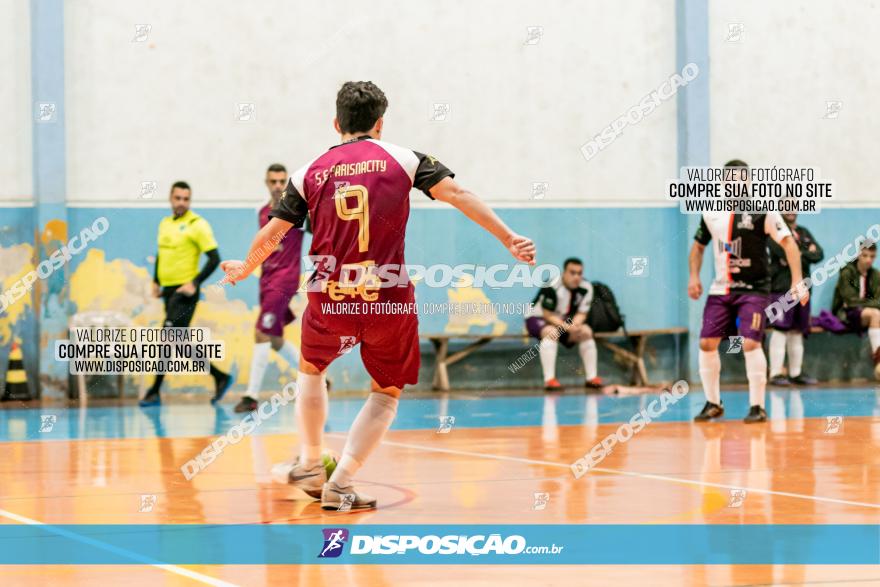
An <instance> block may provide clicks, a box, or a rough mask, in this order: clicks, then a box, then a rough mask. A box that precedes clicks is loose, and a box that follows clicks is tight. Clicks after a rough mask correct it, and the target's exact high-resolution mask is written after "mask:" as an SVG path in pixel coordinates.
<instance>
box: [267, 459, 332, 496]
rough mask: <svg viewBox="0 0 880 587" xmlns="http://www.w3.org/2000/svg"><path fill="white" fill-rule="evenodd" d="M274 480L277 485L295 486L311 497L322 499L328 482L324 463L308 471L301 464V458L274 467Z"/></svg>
mask: <svg viewBox="0 0 880 587" xmlns="http://www.w3.org/2000/svg"><path fill="white" fill-rule="evenodd" d="M272 480H273V481H275V482H276V483H286V484H288V485H293V486H294V487H297V488H299V489H301V490H302V491H304V492H305V494H306V495H308V496H309V497H313V498H315V499H321V488H322V487H324V483H326V482H327V471H326V470H325V469H324V465H323V464H322V463H320V462H319V463H318V464H317V465H315V466H314V467H312V468H310V469H306V468H305V467H304V466H302V465H301V464H300V463H299V457H297V458H296V459H294V460H293V462H285V463H276V464H274V465H272Z"/></svg>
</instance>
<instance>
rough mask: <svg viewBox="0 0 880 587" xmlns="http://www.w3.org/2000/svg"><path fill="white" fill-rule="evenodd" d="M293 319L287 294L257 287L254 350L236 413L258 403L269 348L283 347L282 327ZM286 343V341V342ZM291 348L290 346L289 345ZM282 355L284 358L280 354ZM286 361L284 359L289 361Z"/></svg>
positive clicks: (247, 410) (267, 364)
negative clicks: (245, 388)
mask: <svg viewBox="0 0 880 587" xmlns="http://www.w3.org/2000/svg"><path fill="white" fill-rule="evenodd" d="M292 321H293V313H292V312H291V311H290V296H287V295H285V294H284V292H281V291H279V290H275V289H263V287H262V286H261V287H260V315H259V316H257V323H256V324H255V325H254V350H253V353H252V354H251V369H250V375H249V376H248V386H247V390H246V391H245V394H244V397H242V398H241V400H240V401H239V402H238V405H236V406H235V411H236V412H238V413H243V412H250V411H253V410H255V409H257V406H258V405H259V404H258V402H257V396H258V395H259V393H260V388H261V387H262V385H263V378H264V377H265V375H266V367H268V366H269V351H270V350H271V349H275V350H276V351H278V349H284V348H285V346H284V327H285V326H286V325H287V324H290V322H292ZM288 344H289V343H288ZM290 347H291V348H293V345H290ZM294 353H295V354H296V360H295V362H294V364H293V365H292V366H293V367H295V366H296V363H298V362H299V353H296V349H294ZM282 357H283V358H285V359H286V357H284V356H283V355H282ZM289 362H290V361H288V363H289Z"/></svg>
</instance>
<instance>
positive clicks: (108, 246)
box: [0, 202, 880, 388]
mask: <svg viewBox="0 0 880 587" xmlns="http://www.w3.org/2000/svg"><path fill="white" fill-rule="evenodd" d="M196 204H197V202H196ZM196 210H197V211H199V213H201V214H202V215H203V216H204V217H205V218H206V219H207V220H208V221H209V222H210V223H211V225H212V226H213V228H214V232H215V235H216V237H217V240H218V243H219V245H220V252H221V255H222V257H223V258H241V257H242V256H244V254H245V253H246V251H247V248H248V246H249V244H250V241H251V239H252V237H253V234H254V233H255V231H256V218H255V213H254V211H252V210H250V209H216V208H209V209H203V210H198V208H197V207H196ZM166 214H167V212H166V211H165V210H162V209H132V208H114V209H105V208H70V209H68V211H67V217H68V220H69V223H70V226H69V230H68V234H69V235H73V234H76V233H78V232H79V231H81V230H82V229H83V228H85V227H86V226H89V225H91V224H92V222H93V221H94V220H95V218H97V217H98V216H106V217H107V218H108V220H109V221H110V229H109V230H108V231H107V233H106V234H104V235H103V236H101V237H100V239H99V240H97V241H96V242H95V243H93V244H90V245H89V246H90V247H93V248H96V249H101V250H102V251H104V253H105V256H106V259H107V260H108V261H112V260H114V259H127V260H129V261H130V262H132V263H133V264H135V265H138V266H141V267H144V268H145V269H147V271H148V272H149V273H150V274H152V267H151V265H150V264H149V263H148V261H147V258H148V257H149V256H152V255H154V254H155V251H156V244H155V231H156V227H157V225H158V223H159V220H160V219H161V218H162V217H163V216H164V215H166ZM499 214H500V215H501V216H502V218H503V219H504V220H505V222H507V223H508V224H509V225H510V226H511V227H513V228H514V229H515V230H517V231H518V232H521V233H522V234H526V235H528V236H531V237H533V238H534V239H535V241H536V243H537V245H538V249H539V262H540V263H560V262H561V261H562V260H563V259H564V258H566V257H568V256H578V257H581V258H582V259H583V260H584V262H585V266H586V268H585V269H586V275H587V277H588V279H591V280H596V281H603V282H605V283H607V284H608V285H610V286H611V288H612V289H613V290H614V291H615V294H616V296H617V298H618V301H619V303H620V306H621V308H622V309H623V311H624V313H625V314H626V319H627V325H628V326H629V328H631V329H642V328H664V327H674V326H687V324H688V313H689V312H691V313H692V312H693V311H696V312H697V313H698V314H699V313H700V312H701V311H702V305H703V300H701V301H700V302H692V301H690V300H688V299H687V296H686V292H685V291H684V287H683V284H684V283H685V282H686V277H687V260H686V257H685V256H684V255H683V253H682V251H686V250H687V248H688V247H689V245H690V241H691V238H692V235H691V234H690V231H689V230H688V228H687V226H688V219H687V218H685V217H683V216H682V215H681V214H679V212H678V211H677V209H674V208H568V209H552V208H547V209H534V208H532V209H501V210H499ZM802 220H803V223H804V225H805V226H807V227H808V228H809V229H810V230H811V231H812V232H813V234H814V235H815V237H816V238H817V239H818V241H819V243H820V244H821V245H822V246H823V247H824V249H825V251H826V256H831V255H834V254H836V253H837V252H839V251H840V250H842V249H843V247H844V246H845V245H846V244H848V243H850V242H852V241H853V239H855V237H856V236H858V235H859V234H864V232H865V230H866V229H867V228H868V226H870V225H871V224H873V223H875V222H878V221H880V214H878V212H877V210H873V209H835V210H828V211H825V212H822V214H821V215H818V216H803V217H802ZM33 238H34V233H33V210H32V209H29V208H2V209H0V246H4V247H6V246H10V245H12V244H16V243H18V242H33ZM304 253H305V251H304ZM406 256H407V261H408V262H409V263H411V264H421V265H430V264H433V263H446V264H450V265H456V264H463V263H473V264H482V265H492V264H496V263H506V262H508V254H507V252H506V251H505V249H504V248H502V247H501V245H500V244H498V243H497V242H496V241H495V240H494V238H493V237H491V236H489V235H488V234H486V233H484V232H483V231H482V230H481V229H480V228H479V227H477V226H476V225H474V224H473V223H471V222H469V221H467V220H466V219H464V218H463V217H462V216H461V215H460V214H459V213H458V212H457V211H455V210H452V209H449V210H436V209H415V210H412V213H411V216H410V221H409V226H408V230H407V249H406ZM632 256H645V257H648V260H649V262H648V275H647V276H645V277H632V276H629V275H628V265H629V257H632ZM84 259H85V255H84V254H81V255H79V256H77V257H74V259H73V261H72V263H71V266H70V267H69V268H67V277H68V278H69V277H70V276H71V275H73V273H74V272H75V271H76V269H77V267H78V266H79V265H80V263H82V261H83V260H84ZM711 271H712V269H711V259H709V258H708V256H707V258H706V262H705V263H704V286H708V279H709V275H710V274H711ZM219 277H220V273H219V271H218V272H217V273H215V275H214V276H212V279H211V281H213V280H216V279H219ZM835 282H836V280H835V279H830V280H829V281H828V282H827V283H825V284H823V285H822V286H820V287H818V288H816V290H815V291H814V305H813V314H814V315H815V314H817V313H818V311H819V309H821V308H828V307H829V306H830V304H831V296H832V293H833V288H834V284H835ZM482 292H483V293H484V294H485V295H486V297H487V298H488V299H489V300H490V301H492V302H498V303H507V302H519V303H525V302H529V301H530V300H531V299H532V297H533V296H534V294H535V292H536V290H535V289H527V288H522V287H520V286H515V287H511V288H504V289H491V288H489V287H488V286H484V287H483V288H482ZM226 295H227V297H228V298H230V299H233V300H241V301H243V302H245V303H246V304H248V305H249V306H252V307H255V306H256V305H257V280H256V279H250V280H248V281H246V282H245V283H243V284H240V285H239V286H237V287H235V288H226ZM417 297H418V300H419V302H420V303H421V302H438V303H442V302H446V301H449V300H448V293H447V290H446V289H445V288H431V287H428V286H427V285H426V284H425V283H420V284H419V286H418V287H417ZM499 318H500V319H503V320H504V321H505V322H506V324H507V332H520V331H521V330H522V317H521V316H520V315H518V314H516V315H501V316H499ZM447 320H448V316H446V315H429V316H422V317H421V328H422V332H442V331H444V329H445V327H446V323H447ZM21 328H23V330H22V332H24V333H25V334H27V333H30V335H33V332H32V331H33V329H34V325H33V321H32V320H30V321H28V322H27V323H25V324H23V325H21ZM486 330H489V328H488V327H480V326H474V327H472V328H471V330H470V332H484V331H486ZM690 338H691V339H693V338H695V337H694V336H692V337H690ZM849 339H852V340H849ZM35 343H36V341H34V342H33V344H35ZM862 346H864V343H863V342H862V341H859V340H858V339H857V338H856V337H846V339H842V338H837V337H831V336H827V335H822V336H819V337H815V339H812V340H811V342H810V343H809V344H808V354H807V358H808V361H809V360H810V357H811V356H813V355H814V354H815V352H821V353H823V356H827V354H828V353H831V354H832V355H833V356H835V357H836V359H835V360H836V364H832V365H830V366H822V367H821V374H822V375H823V376H824V377H826V378H830V377H835V378H836V377H842V378H849V377H864V376H867V375H868V373H867V371H866V368H863V366H861V364H862V363H864V364H865V366H867V360H862V359H864V358H865V357H866V355H865V353H864V352H863V351H864V349H863V348H861V347H862ZM425 350H426V351H427V347H426V348H425ZM523 350H524V346H523V344H522V343H520V342H515V343H504V344H501V343H496V344H493V345H491V346H490V347H487V349H485V350H484V351H481V352H479V353H477V354H475V355H473V356H472V357H471V358H469V359H467V360H465V361H463V362H462V363H460V364H458V365H455V366H453V367H452V379H453V381H454V382H461V383H462V384H464V385H467V386H468V387H473V388H483V387H490V386H492V387H497V386H527V385H538V384H540V372H539V369H538V364H537V361H533V363H534V364H530V365H529V366H528V367H527V368H526V369H524V370H523V371H522V372H521V373H520V374H519V375H517V376H515V377H513V376H510V374H509V372H507V371H506V365H507V364H508V363H510V362H511V361H512V360H514V359H515V358H516V357H517V356H518V355H519V354H520V353H521V352H522V351H523ZM649 351H650V353H651V356H650V357H649V371H650V374H651V376H652V378H654V379H659V380H663V379H674V378H676V377H679V376H686V375H687V374H688V358H689V357H688V353H687V352H686V350H682V349H677V348H676V346H675V340H674V339H673V338H672V337H661V338H657V339H654V340H652V341H651V343H650V349H649ZM863 355H864V356H863ZM837 359H839V360H837ZM248 360H249V358H248V357H242V358H241V359H240V361H239V364H240V366H245V365H246V362H247V361H248ZM600 360H601V362H602V364H601V371H602V375H603V376H606V377H607V378H609V379H612V380H624V379H625V378H626V373H624V372H623V371H622V370H621V368H620V367H619V366H618V365H615V364H614V363H613V361H612V359H611V357H610V356H609V355H608V354H606V353H605V352H604V350H603V351H602V352H601V354H600ZM817 360H818V359H817ZM0 362H2V363H4V365H3V368H5V360H4V357H0ZM424 362H425V365H424V367H423V374H422V377H421V379H422V381H423V383H422V385H421V386H422V387H425V386H426V384H429V382H430V369H431V366H432V365H431V358H430V353H427V352H426V354H425V356H424ZM739 363H741V361H740V360H738V358H737V357H726V358H725V380H726V381H742V380H744V376H743V373H742V369H741V365H739ZM808 368H809V365H808ZM579 369H580V365H579V360H578V358H577V355H576V353H574V352H571V351H569V352H565V351H563V352H562V353H561V355H560V374H561V378H562V379H563V380H568V381H569V382H576V381H577V380H578V378H579V375H578V370H579ZM342 370H348V371H352V372H354V373H355V375H354V376H346V383H345V385H344V386H345V387H351V388H365V387H366V385H367V379H366V374H365V373H364V372H363V370H362V368H360V366H359V361H358V358H357V356H356V354H352V355H347V356H344V357H342V358H341V359H340V360H339V364H338V365H334V368H333V369H331V375H333V374H334V371H335V372H336V373H337V375H338V373H339V372H341V371H342ZM819 370H820V368H819V367H818V366H817V367H816V368H815V369H812V371H814V372H817V374H818V372H819ZM457 374H459V375H458V376H457ZM693 375H694V376H695V373H694V374H693Z"/></svg>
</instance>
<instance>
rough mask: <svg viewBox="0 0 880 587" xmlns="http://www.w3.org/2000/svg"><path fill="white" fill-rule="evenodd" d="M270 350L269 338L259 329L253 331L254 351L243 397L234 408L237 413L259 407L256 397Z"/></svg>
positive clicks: (267, 363) (261, 383)
mask: <svg viewBox="0 0 880 587" xmlns="http://www.w3.org/2000/svg"><path fill="white" fill-rule="evenodd" d="M258 320H259V319H258ZM271 348H272V343H271V337H270V336H268V335H267V334H264V333H262V332H260V329H259V327H257V328H256V329H254V350H253V351H252V352H251V369H250V373H249V374H248V384H247V389H246V390H245V392H244V397H242V398H241V400H239V402H238V404H237V405H236V406H235V411H236V412H237V413H239V414H241V413H245V412H252V411H254V410H256V409H257V406H258V405H259V403H258V402H257V396H258V395H259V394H260V388H261V387H262V385H263V377H264V376H265V375H266V367H267V366H268V365H269V351H270V350H271Z"/></svg>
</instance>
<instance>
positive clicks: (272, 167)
mask: <svg viewBox="0 0 880 587" xmlns="http://www.w3.org/2000/svg"><path fill="white" fill-rule="evenodd" d="M279 171H280V172H284V173H287V168H286V167H285V166H284V165H282V164H281V163H273V164H272V165H270V166H269V169H267V170H266V173H278V172H279Z"/></svg>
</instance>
